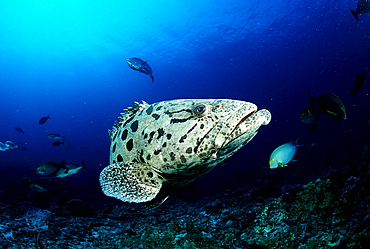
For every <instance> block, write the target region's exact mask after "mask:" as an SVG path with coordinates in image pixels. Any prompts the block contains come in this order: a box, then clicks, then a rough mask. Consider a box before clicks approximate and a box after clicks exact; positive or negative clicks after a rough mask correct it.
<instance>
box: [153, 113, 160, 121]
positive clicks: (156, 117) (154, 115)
mask: <svg viewBox="0 0 370 249" xmlns="http://www.w3.org/2000/svg"><path fill="white" fill-rule="evenodd" d="M152 117H153V118H154V119H155V120H158V119H159V117H160V115H158V114H156V113H154V114H153V115H152Z"/></svg>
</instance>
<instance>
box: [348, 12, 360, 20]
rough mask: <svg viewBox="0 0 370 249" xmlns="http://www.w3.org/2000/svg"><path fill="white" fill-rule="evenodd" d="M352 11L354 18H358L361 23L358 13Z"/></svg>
mask: <svg viewBox="0 0 370 249" xmlns="http://www.w3.org/2000/svg"><path fill="white" fill-rule="evenodd" d="M350 11H351V13H352V15H353V17H354V18H356V20H357V21H360V19H359V18H358V13H357V12H356V11H354V10H350Z"/></svg>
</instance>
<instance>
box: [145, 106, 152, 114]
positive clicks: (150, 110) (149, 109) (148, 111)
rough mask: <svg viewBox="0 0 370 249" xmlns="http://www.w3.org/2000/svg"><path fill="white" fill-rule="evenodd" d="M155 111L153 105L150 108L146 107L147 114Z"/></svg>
mask: <svg viewBox="0 0 370 249" xmlns="http://www.w3.org/2000/svg"><path fill="white" fill-rule="evenodd" d="M152 112H153V106H152V105H151V106H150V107H149V108H148V109H146V114H148V115H150V114H152Z"/></svg>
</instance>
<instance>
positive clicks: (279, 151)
mask: <svg viewBox="0 0 370 249" xmlns="http://www.w3.org/2000/svg"><path fill="white" fill-rule="evenodd" d="M297 141H298V139H297V140H296V141H295V142H293V141H291V142H289V143H285V144H282V145H280V146H279V147H277V148H276V149H275V150H274V151H273V152H272V153H271V156H270V161H269V165H270V169H276V168H278V167H286V166H288V163H289V162H290V161H291V160H292V159H293V157H294V155H295V153H296V151H297V147H298V146H301V145H298V144H297Z"/></svg>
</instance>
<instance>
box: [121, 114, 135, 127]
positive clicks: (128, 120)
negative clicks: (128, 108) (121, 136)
mask: <svg viewBox="0 0 370 249" xmlns="http://www.w3.org/2000/svg"><path fill="white" fill-rule="evenodd" d="M133 118H134V116H132V117H131V118H129V119H127V120H126V122H125V123H123V125H122V127H123V126H125V125H126V124H128V123H130V122H131V120H132V119H133Z"/></svg>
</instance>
